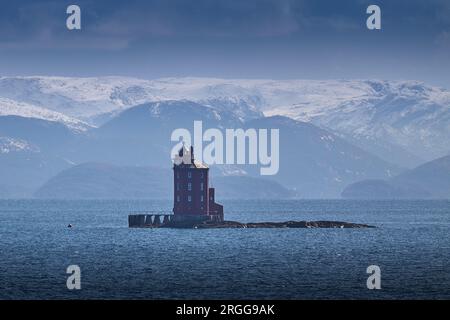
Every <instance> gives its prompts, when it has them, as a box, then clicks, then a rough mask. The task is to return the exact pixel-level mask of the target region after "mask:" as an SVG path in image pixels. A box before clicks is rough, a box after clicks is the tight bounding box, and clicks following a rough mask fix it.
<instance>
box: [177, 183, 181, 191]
mask: <svg viewBox="0 0 450 320" xmlns="http://www.w3.org/2000/svg"><path fill="white" fill-rule="evenodd" d="M177 191H180V184H179V183H178V182H177Z"/></svg>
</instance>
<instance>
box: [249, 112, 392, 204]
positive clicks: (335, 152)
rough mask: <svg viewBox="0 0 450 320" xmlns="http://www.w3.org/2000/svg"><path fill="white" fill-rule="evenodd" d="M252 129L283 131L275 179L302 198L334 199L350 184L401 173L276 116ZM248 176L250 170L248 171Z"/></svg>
mask: <svg viewBox="0 0 450 320" xmlns="http://www.w3.org/2000/svg"><path fill="white" fill-rule="evenodd" d="M246 125H247V127H250V128H274V129H277V128H278V129H279V130H280V170H279V172H278V174H277V175H275V176H267V177H268V178H270V179H275V180H276V181H278V182H280V183H281V184H283V185H285V186H287V187H288V188H292V189H295V190H296V192H297V194H298V195H299V196H300V197H303V198H335V197H339V196H340V193H341V191H342V189H343V188H344V187H345V186H346V185H348V184H349V183H351V182H355V181H358V180H361V178H362V177H365V178H364V179H368V178H372V179H382V178H388V177H390V176H391V175H394V174H396V173H398V172H400V169H399V168H397V167H396V166H394V165H392V164H389V163H387V162H385V161H383V160H381V159H379V158H377V157H375V156H373V155H372V154H370V153H367V152H365V151H363V150H361V149H360V148H358V147H355V146H353V145H351V144H349V143H348V142H346V141H345V140H343V139H341V138H339V137H338V136H336V135H333V134H332V133H330V132H327V131H326V130H323V129H320V128H318V127H316V126H314V125H312V124H309V123H304V122H299V121H296V120H292V119H290V118H286V117H281V116H275V117H268V118H261V119H258V120H253V121H250V122H249V123H247V124H246ZM246 170H247V171H248V172H251V170H250V169H249V168H248V166H247V167H246Z"/></svg>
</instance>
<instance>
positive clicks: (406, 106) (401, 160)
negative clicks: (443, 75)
mask: <svg viewBox="0 0 450 320" xmlns="http://www.w3.org/2000/svg"><path fill="white" fill-rule="evenodd" d="M167 100H190V101H193V102H197V103H199V104H202V105H206V106H209V107H212V108H215V109H217V110H221V111H228V112H233V113H234V114H235V115H236V116H237V117H239V118H240V119H241V120H243V121H244V120H251V119H255V118H258V117H260V116H262V115H263V114H264V115H266V116H272V115H283V116H287V117H290V118H293V119H296V120H300V121H305V122H311V123H313V124H315V125H317V126H319V127H322V128H325V129H327V130H330V131H332V132H334V133H336V134H338V135H340V136H341V137H344V138H346V139H348V140H349V141H350V142H352V143H354V144H356V145H358V146H360V147H362V148H365V149H366V150H367V151H369V152H372V153H375V154H378V155H379V156H381V157H382V158H385V159H386V160H388V161H392V162H394V163H397V164H399V165H404V164H406V165H407V166H409V165H410V166H413V165H416V164H418V162H421V161H422V160H431V159H433V158H436V157H439V156H442V155H445V154H448V152H449V151H450V148H449V147H448V141H449V140H450V91H449V90H446V89H443V88H438V87H433V86H428V85H426V84H424V83H422V82H419V81H384V80H264V79H218V78H195V77H186V78H163V79H156V80H143V79H136V78H130V77H93V78H68V77H42V76H27V77H0V115H2V114H15V115H22V116H25V117H38V118H46V119H49V120H51V121H61V122H63V123H65V124H68V125H72V126H81V127H83V125H84V122H87V123H90V124H91V125H92V124H94V125H95V124H101V123H104V122H105V121H108V120H109V119H111V118H112V117H115V116H117V115H118V114H119V113H120V112H122V111H124V110H126V109H128V108H130V107H132V106H135V105H139V104H143V103H146V102H155V101H167ZM31 106H33V107H31ZM5 110H6V111H5ZM8 110H9V111H8ZM11 110H14V111H11ZM47 112H48V113H47ZM105 115H106V116H105ZM99 119H100V120H99ZM78 121H79V123H78ZM390 158H392V159H390Z"/></svg>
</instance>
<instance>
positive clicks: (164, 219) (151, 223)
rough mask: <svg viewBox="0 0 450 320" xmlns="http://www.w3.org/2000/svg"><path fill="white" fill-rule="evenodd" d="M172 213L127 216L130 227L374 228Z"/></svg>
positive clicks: (369, 226) (343, 223)
mask: <svg viewBox="0 0 450 320" xmlns="http://www.w3.org/2000/svg"><path fill="white" fill-rule="evenodd" d="M172 217H173V215H144V214H136V215H129V216H128V226H129V227H130V228H178V229H220V228H249V229H255V228H375V227H374V226H371V225H367V224H361V223H350V222H342V221H284V222H246V223H243V222H238V221H227V220H223V221H212V220H206V221H193V220H176V219H172Z"/></svg>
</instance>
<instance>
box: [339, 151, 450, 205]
mask: <svg viewBox="0 0 450 320" xmlns="http://www.w3.org/2000/svg"><path fill="white" fill-rule="evenodd" d="M342 196H343V197H344V198H357V199H429V198H437V199H450V156H445V157H442V158H439V159H436V160H433V161H430V162H427V163H425V164H423V165H420V166H418V167H417V168H414V169H412V170H408V171H406V172H403V173H401V174H399V175H397V176H395V177H393V178H391V179H389V180H382V181H373V180H363V181H359V182H357V183H354V184H350V185H349V186H348V187H346V188H345V189H344V191H343V193H342Z"/></svg>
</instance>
